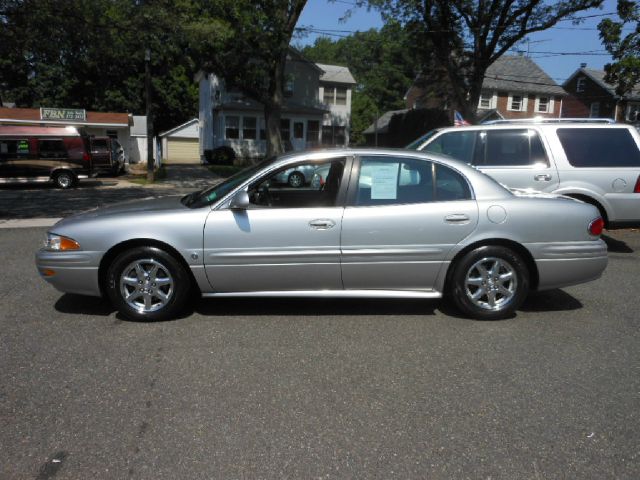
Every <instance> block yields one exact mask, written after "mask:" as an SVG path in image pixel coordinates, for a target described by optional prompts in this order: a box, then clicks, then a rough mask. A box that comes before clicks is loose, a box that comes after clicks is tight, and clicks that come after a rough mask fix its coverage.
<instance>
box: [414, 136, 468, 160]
mask: <svg viewBox="0 0 640 480" xmlns="http://www.w3.org/2000/svg"><path fill="white" fill-rule="evenodd" d="M476 133H477V132H474V131H471V132H470V131H461V132H447V133H443V134H442V135H440V136H439V137H438V138H436V139H434V140H433V141H432V142H429V144H428V145H427V146H425V147H424V151H425V152H431V153H440V154H443V155H448V156H450V157H452V158H455V159H457V160H461V161H463V162H466V163H471V160H472V158H473V149H474V142H475V138H476Z"/></svg>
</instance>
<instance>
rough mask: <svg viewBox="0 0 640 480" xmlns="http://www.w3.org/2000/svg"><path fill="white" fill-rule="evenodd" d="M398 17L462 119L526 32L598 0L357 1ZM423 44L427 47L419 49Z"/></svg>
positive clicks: (472, 114)
mask: <svg viewBox="0 0 640 480" xmlns="http://www.w3.org/2000/svg"><path fill="white" fill-rule="evenodd" d="M357 3H358V5H364V4H365V3H367V4H368V5H369V6H371V7H374V8H378V9H379V10H380V11H381V12H382V13H383V15H384V17H385V18H386V19H391V18H393V19H397V20H399V21H400V22H401V23H402V24H403V25H404V26H405V27H406V28H407V30H408V31H409V33H410V35H411V37H412V38H413V42H412V44H413V45H414V52H415V55H416V57H417V58H419V59H421V63H423V64H427V63H428V62H429V61H430V60H431V58H433V59H435V61H436V62H437V63H438V64H439V65H440V66H441V67H443V68H444V70H445V71H446V76H447V78H448V80H449V85H450V91H451V94H452V97H453V100H454V103H455V105H456V106H457V108H458V109H460V110H461V111H462V113H463V115H464V116H465V118H467V119H468V120H475V118H476V108H477V105H478V100H479V98H480V93H481V89H482V82H483V80H484V76H485V73H486V71H487V68H489V66H490V65H491V64H492V63H493V62H495V61H496V59H498V58H499V57H500V56H502V55H504V54H505V53H506V52H507V51H509V49H511V48H512V47H513V46H514V45H515V44H516V43H518V42H519V41H521V40H523V39H524V38H525V37H526V36H527V35H529V34H531V33H534V32H538V31H542V30H546V29H548V28H550V27H552V26H554V25H555V24H556V23H558V21H560V20H563V19H566V18H572V16H573V15H574V14H575V13H578V12H581V11H583V10H586V9H590V8H594V7H599V6H600V5H601V4H602V0H559V1H553V2H545V1H543V0H493V1H491V2H488V1H486V0H368V1H366V0H359V1H358V2H357ZM425 45H426V46H428V47H426V48H425Z"/></svg>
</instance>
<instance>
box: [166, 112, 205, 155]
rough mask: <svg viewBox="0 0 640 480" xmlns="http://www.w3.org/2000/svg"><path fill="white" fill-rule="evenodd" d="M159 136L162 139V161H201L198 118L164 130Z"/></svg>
mask: <svg viewBox="0 0 640 480" xmlns="http://www.w3.org/2000/svg"><path fill="white" fill-rule="evenodd" d="M159 137H160V139H161V141H162V163H165V164H167V165H175V164H192V165H193V164H199V163H200V144H199V138H200V129H199V126H198V119H197V118H194V119H193V120H189V121H188V122H187V123H183V124H182V125H179V126H177V127H175V128H172V129H171V130H168V131H166V132H163V133H161V134H160V135H159Z"/></svg>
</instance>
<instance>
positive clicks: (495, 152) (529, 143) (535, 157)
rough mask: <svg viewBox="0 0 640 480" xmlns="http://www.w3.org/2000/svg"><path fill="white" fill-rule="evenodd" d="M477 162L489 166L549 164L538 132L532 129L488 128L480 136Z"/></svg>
mask: <svg viewBox="0 0 640 480" xmlns="http://www.w3.org/2000/svg"><path fill="white" fill-rule="evenodd" d="M475 164H476V165H479V166H487V167H491V166H494V167H527V166H530V165H535V164H543V165H549V160H548V159H547V155H546V154H545V151H544V147H543V146H542V140H540V136H539V135H538V132H536V131H535V130H530V129H514V130H487V131H485V132H481V133H480V135H479V138H478V148H477V150H476V160H475Z"/></svg>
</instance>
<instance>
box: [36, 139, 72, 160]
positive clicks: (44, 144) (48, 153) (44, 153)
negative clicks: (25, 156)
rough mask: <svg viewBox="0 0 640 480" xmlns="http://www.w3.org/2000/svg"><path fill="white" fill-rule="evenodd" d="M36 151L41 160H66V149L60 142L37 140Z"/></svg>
mask: <svg viewBox="0 0 640 480" xmlns="http://www.w3.org/2000/svg"><path fill="white" fill-rule="evenodd" d="M38 151H39V153H40V157H41V158H67V156H68V155H67V149H66V148H65V146H64V141H62V140H39V141H38Z"/></svg>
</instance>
